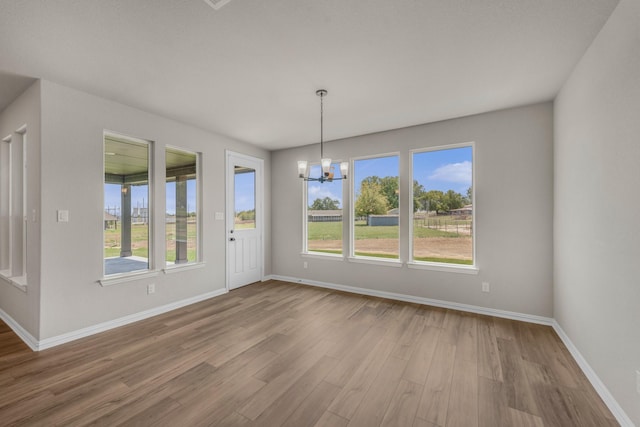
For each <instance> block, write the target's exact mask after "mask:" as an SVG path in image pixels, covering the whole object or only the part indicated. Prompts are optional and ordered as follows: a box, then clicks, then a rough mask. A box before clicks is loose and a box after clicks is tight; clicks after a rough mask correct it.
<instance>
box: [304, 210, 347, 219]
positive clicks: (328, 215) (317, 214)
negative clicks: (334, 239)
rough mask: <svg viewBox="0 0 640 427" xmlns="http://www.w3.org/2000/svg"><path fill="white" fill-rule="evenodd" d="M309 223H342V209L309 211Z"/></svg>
mask: <svg viewBox="0 0 640 427" xmlns="http://www.w3.org/2000/svg"><path fill="white" fill-rule="evenodd" d="M307 221H308V222H340V221H342V209H336V210H311V209H310V210H308V211H307Z"/></svg>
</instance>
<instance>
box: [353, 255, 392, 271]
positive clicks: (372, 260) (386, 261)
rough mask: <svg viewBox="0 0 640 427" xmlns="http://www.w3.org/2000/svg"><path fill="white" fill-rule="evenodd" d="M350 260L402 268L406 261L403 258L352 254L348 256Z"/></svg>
mask: <svg viewBox="0 0 640 427" xmlns="http://www.w3.org/2000/svg"><path fill="white" fill-rule="evenodd" d="M347 259H348V260H349V262H354V263H360V264H374V265H384V266H387V267H396V268H401V267H402V266H403V264H404V262H403V261H402V260H401V259H399V258H398V259H396V258H382V257H369V256H362V255H358V256H350V257H348V258H347Z"/></svg>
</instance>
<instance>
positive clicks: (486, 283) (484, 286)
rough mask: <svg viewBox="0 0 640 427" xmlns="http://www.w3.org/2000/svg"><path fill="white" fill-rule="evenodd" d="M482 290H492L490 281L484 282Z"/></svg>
mask: <svg viewBox="0 0 640 427" xmlns="http://www.w3.org/2000/svg"><path fill="white" fill-rule="evenodd" d="M482 292H491V287H490V286H489V282H482Z"/></svg>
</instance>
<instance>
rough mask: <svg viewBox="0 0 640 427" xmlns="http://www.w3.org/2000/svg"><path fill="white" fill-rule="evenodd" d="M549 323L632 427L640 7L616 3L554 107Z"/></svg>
mask: <svg viewBox="0 0 640 427" xmlns="http://www.w3.org/2000/svg"><path fill="white" fill-rule="evenodd" d="M555 178H556V179H555V210H554V216H555V218H554V231H555V236H554V251H555V256H554V257H555V262H554V265H555V268H554V312H555V318H556V320H557V321H558V322H559V324H560V326H561V327H562V328H563V329H564V331H565V332H566V333H567V335H568V336H569V337H570V339H571V340H572V341H573V343H574V344H575V345H576V347H577V348H578V350H579V351H580V352H581V354H582V355H583V356H584V357H585V359H586V360H587V362H588V363H589V364H590V365H591V367H592V368H593V369H594V370H595V371H596V373H597V375H598V376H599V377H600V379H601V380H602V381H603V382H604V383H605V385H606V387H607V388H608V389H609V391H610V392H611V393H612V394H613V396H614V397H615V399H616V400H617V402H618V403H619V404H620V405H621V406H622V408H623V409H624V410H625V412H626V413H627V414H628V416H629V417H630V418H631V419H632V420H633V422H634V423H636V424H637V425H640V395H639V394H638V393H636V382H635V381H636V380H635V371H636V370H640V329H639V328H640V267H639V265H640V263H639V259H640V197H639V196H638V189H640V2H639V1H637V0H622V1H621V2H620V4H619V5H618V7H617V9H616V10H615V11H614V13H613V14H612V15H611V17H610V18H609V21H608V22H607V24H606V25H605V26H604V27H603V29H602V31H601V32H600V34H599V35H598V37H597V38H596V39H595V41H594V42H593V44H592V45H591V47H590V48H589V50H588V51H587V53H586V54H585V56H584V57H583V58H582V60H581V61H580V63H579V64H578V66H577V67H576V69H575V70H574V71H573V74H572V75H571V77H570V78H569V80H568V81H567V82H566V84H565V85H564V87H563V88H562V90H561V93H560V95H559V96H558V98H557V99H556V103H555Z"/></svg>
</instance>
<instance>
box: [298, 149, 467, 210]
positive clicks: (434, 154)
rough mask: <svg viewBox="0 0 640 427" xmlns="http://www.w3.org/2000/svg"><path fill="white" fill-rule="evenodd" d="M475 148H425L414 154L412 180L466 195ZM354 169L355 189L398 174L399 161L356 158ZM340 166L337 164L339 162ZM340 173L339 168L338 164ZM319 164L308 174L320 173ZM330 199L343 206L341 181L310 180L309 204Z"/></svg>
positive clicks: (431, 187)
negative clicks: (367, 180) (370, 180)
mask: <svg viewBox="0 0 640 427" xmlns="http://www.w3.org/2000/svg"><path fill="white" fill-rule="evenodd" d="M472 160H473V159H472V148H471V147H460V148H451V149H445V150H437V151H425V152H421V153H415V154H414V155H413V179H415V180H417V181H418V182H419V183H420V184H422V185H423V186H424V188H425V190H426V191H429V190H440V191H442V192H446V191H448V190H453V191H455V192H457V193H460V194H462V195H463V196H466V195H467V189H468V188H469V187H470V186H471V182H472V175H473V174H472V167H471V166H472ZM354 164H355V171H354V173H352V174H351V175H352V176H353V179H354V180H355V185H356V192H357V191H358V190H359V189H360V183H361V182H362V180H363V179H364V178H366V177H368V176H374V175H375V176H378V177H380V178H384V177H385V176H398V174H399V168H400V165H399V160H398V157H397V156H388V157H377V158H373V159H360V160H355V162H354ZM336 166H337V165H336ZM336 170H337V173H338V174H339V173H340V172H339V168H338V167H336ZM319 175H320V166H319V165H312V166H311V172H310V174H309V176H313V177H315V176H319ZM325 197H330V198H331V199H334V200H336V199H337V200H338V201H340V205H341V206H342V183H341V181H337V182H333V183H328V182H325V183H324V184H320V183H318V182H309V183H308V191H307V203H308V204H307V206H310V205H311V204H312V203H313V201H314V200H315V199H318V198H319V199H323V198H325Z"/></svg>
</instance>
